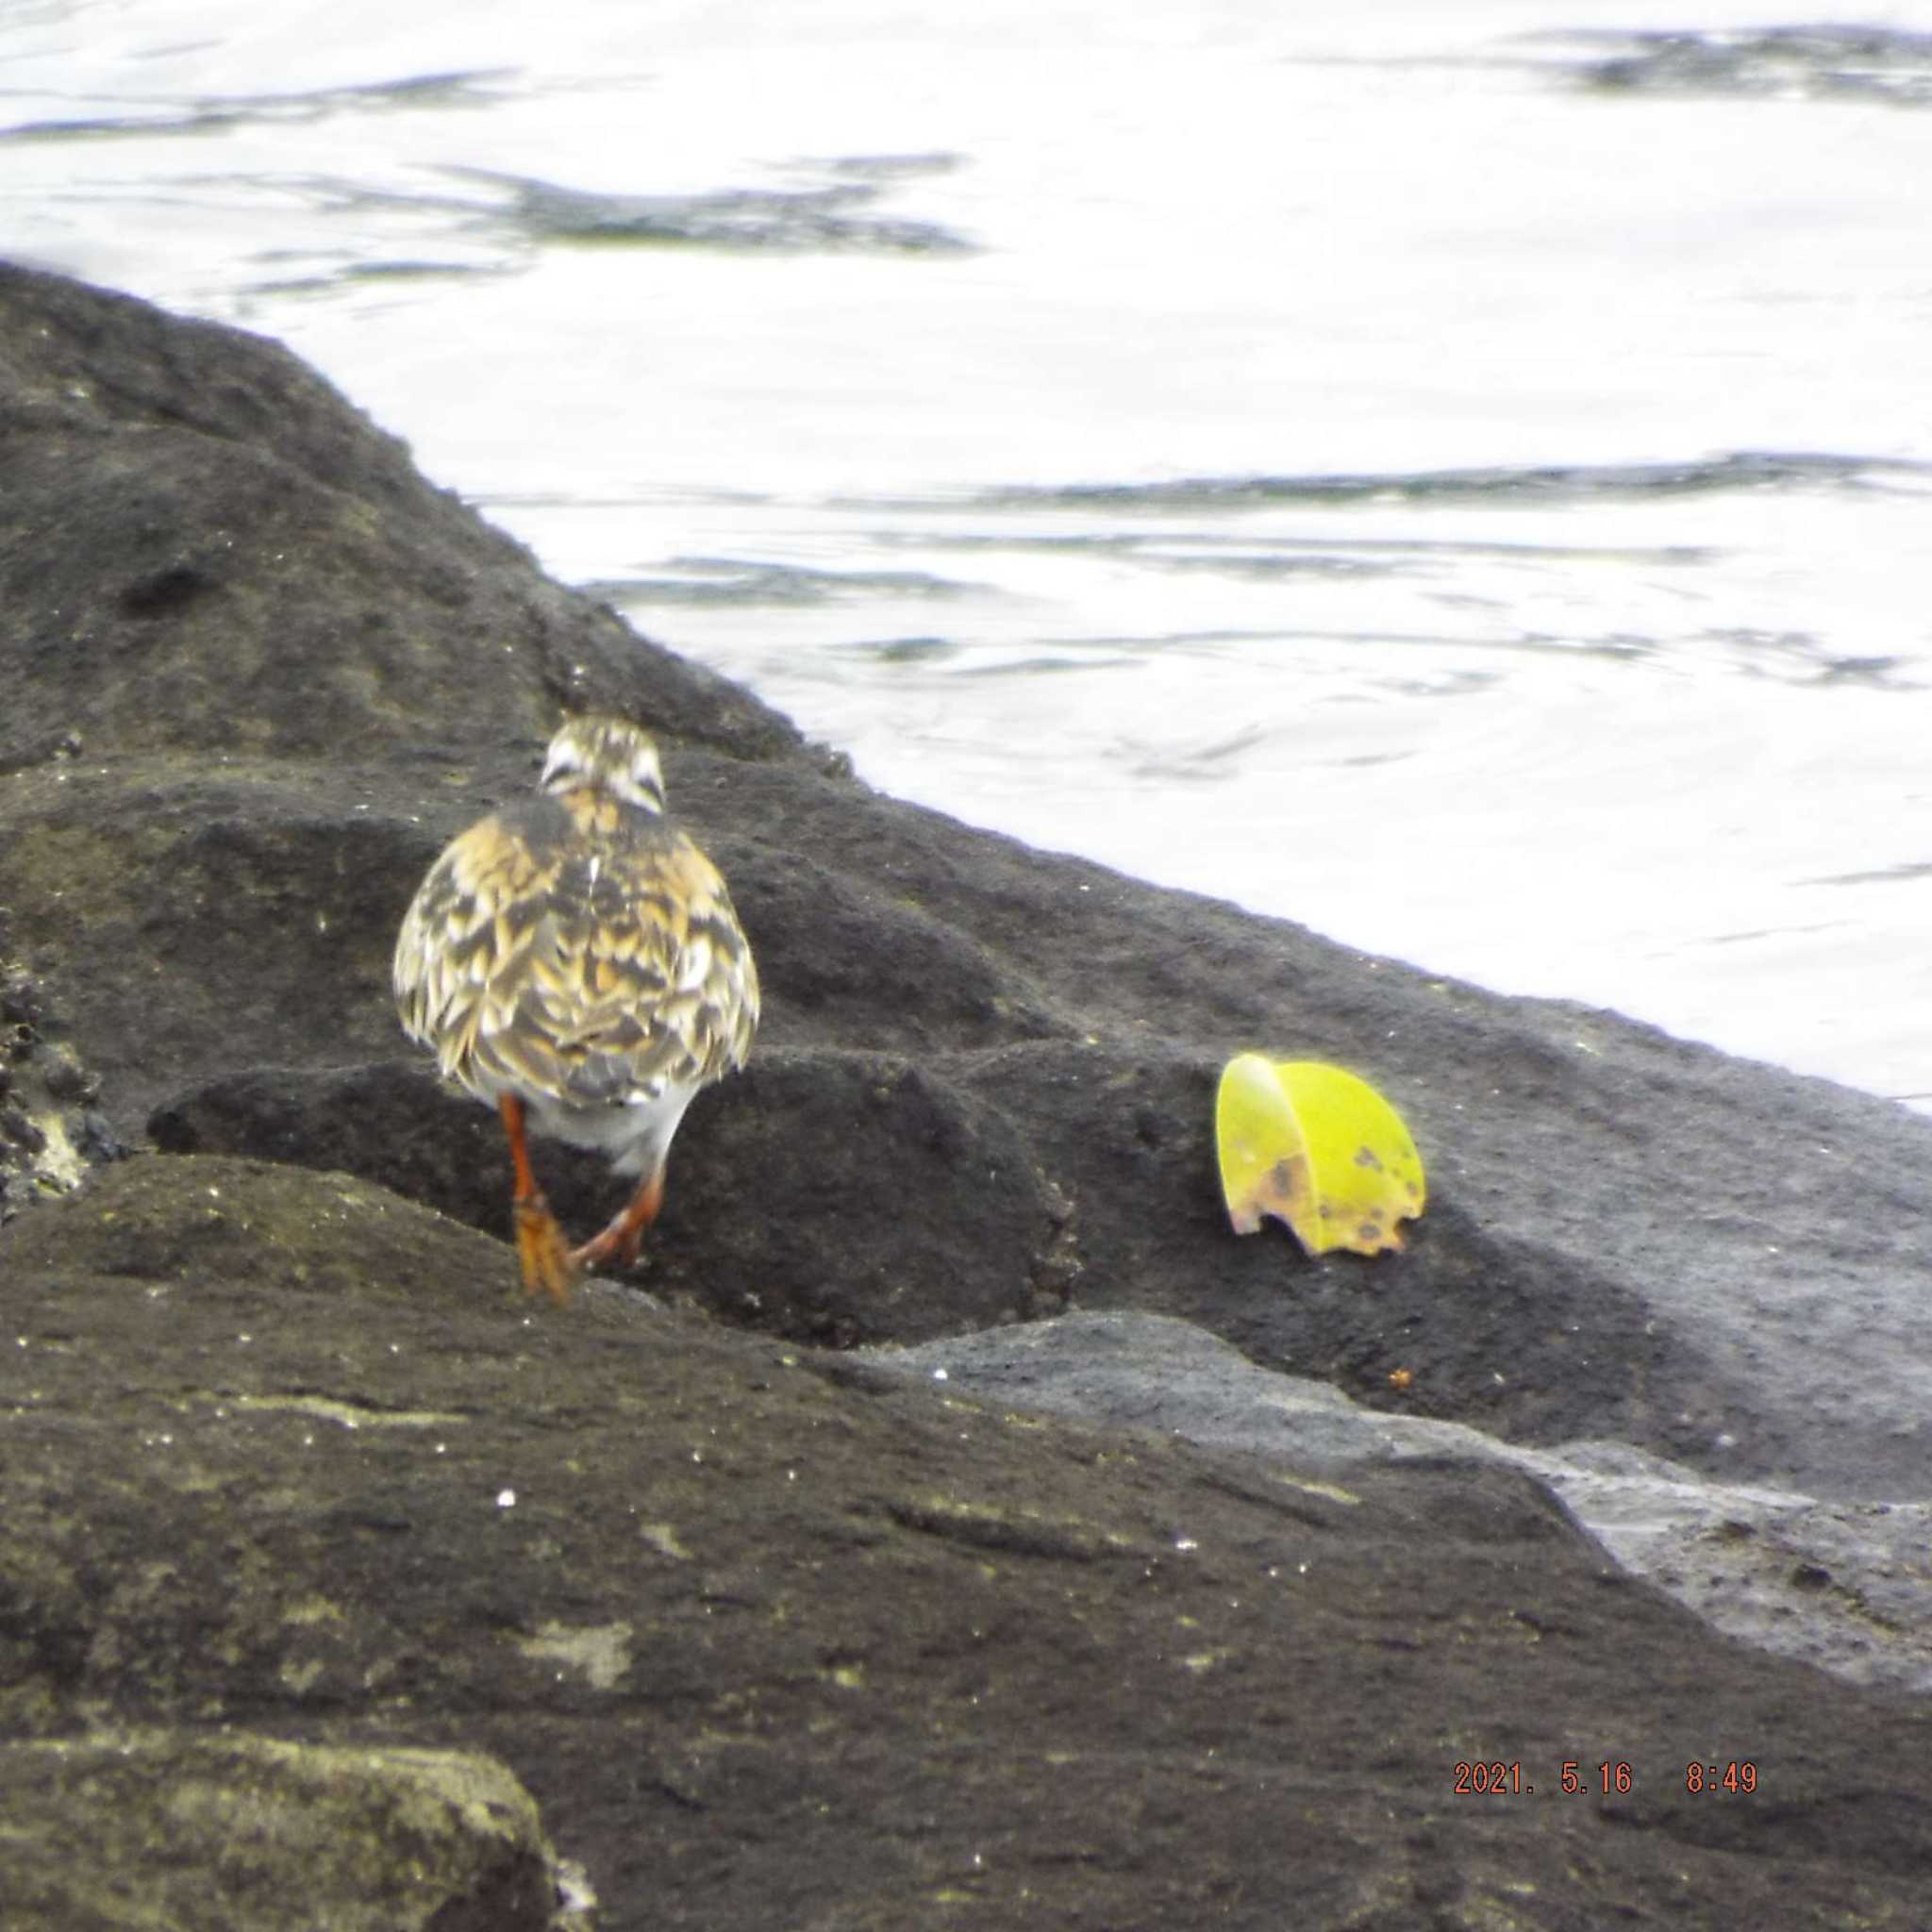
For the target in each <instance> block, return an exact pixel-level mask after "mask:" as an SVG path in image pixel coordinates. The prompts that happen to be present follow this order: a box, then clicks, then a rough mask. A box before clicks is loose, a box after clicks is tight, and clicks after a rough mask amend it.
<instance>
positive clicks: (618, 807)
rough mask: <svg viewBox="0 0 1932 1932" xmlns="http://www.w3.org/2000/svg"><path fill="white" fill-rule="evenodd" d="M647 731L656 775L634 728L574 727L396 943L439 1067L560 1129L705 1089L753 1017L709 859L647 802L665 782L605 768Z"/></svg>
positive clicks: (431, 878)
mask: <svg viewBox="0 0 1932 1932" xmlns="http://www.w3.org/2000/svg"><path fill="white" fill-rule="evenodd" d="M640 744H641V747H642V757H643V758H647V759H648V772H649V775H650V777H651V778H652V779H653V780H656V756H655V752H654V751H652V749H651V747H650V741H649V740H648V739H647V738H644V736H643V734H642V733H641V732H637V731H635V729H634V727H631V726H628V725H624V724H620V723H619V722H618V721H613V720H594V721H573V723H572V724H568V725H566V726H565V727H564V730H563V731H562V732H559V733H558V740H557V741H556V742H555V743H554V744H553V745H552V748H551V757H550V758H549V760H548V762H547V764H546V775H547V776H548V777H549V780H550V783H551V786H552V791H551V792H550V793H546V794H545V795H543V796H540V797H537V798H533V799H530V800H527V801H525V802H524V803H522V804H519V805H515V806H512V807H509V808H506V809H505V810H503V811H500V812H497V813H495V814H493V815H492V816H491V817H489V818H486V819H484V820H482V821H481V822H480V823H478V824H475V825H473V826H471V828H470V829H469V830H468V831H467V832H464V833H463V834H462V835H461V836H460V837H458V839H456V840H455V841H452V842H451V844H450V845H449V846H448V847H447V848H446V849H445V851H444V852H443V854H442V856H441V858H439V859H438V860H437V861H436V863H435V865H434V866H432V867H431V868H430V871H429V874H428V876H427V877H426V878H425V880H424V882H423V885H422V888H421V890H420V891H418V892H417V894H416V897H415V900H414V902H413V903H412V904H411V906H410V908H409V910H408V916H407V917H406V918H405V920H404V922H403V928H402V932H401V934H400V936H399V938H398V939H397V941H396V950H395V960H394V981H395V994H396V1006H397V1010H398V1012H399V1013H400V1015H401V1017H402V1022H403V1025H404V1028H405V1030H406V1031H407V1032H408V1034H409V1035H410V1037H411V1038H412V1039H415V1040H418V1041H422V1042H423V1043H424V1044H425V1045H426V1046H429V1047H431V1048H433V1049H434V1050H435V1053H436V1056H437V1059H438V1062H439V1064H440V1065H441V1070H442V1072H443V1074H444V1075H445V1077H447V1078H449V1079H452V1080H455V1081H458V1082H459V1083H460V1084H461V1085H462V1086H463V1087H465V1088H467V1089H468V1090H469V1091H471V1092H472V1093H475V1095H477V1097H478V1098H480V1099H484V1100H490V1101H493V1100H494V1099H495V1098H496V1096H497V1095H498V1094H499V1093H502V1092H505V1091H510V1092H515V1093H519V1094H522V1095H523V1096H524V1097H525V1099H526V1100H529V1101H531V1102H533V1103H535V1104H536V1105H537V1106H538V1108H539V1109H540V1117H547V1124H550V1125H551V1126H552V1128H553V1130H555V1131H563V1132H566V1133H568V1132H569V1126H568V1124H561V1125H559V1124H558V1117H559V1116H560V1115H561V1116H569V1115H572V1114H575V1113H579V1112H589V1113H593V1114H594V1113H595V1112H598V1111H602V1110H605V1109H609V1108H645V1107H646V1106H648V1105H649V1104H650V1103H654V1102H660V1101H662V1100H663V1099H664V1098H665V1097H666V1096H670V1097H671V1098H672V1099H673V1100H674V1101H675V1098H676V1096H677V1094H678V1093H679V1092H680V1091H682V1092H683V1093H684V1094H686V1095H688V1094H689V1093H691V1092H693V1091H696V1090H697V1089H698V1088H699V1087H702V1086H705V1085H707V1084H708V1083H709V1082H710V1081H712V1080H715V1079H717V1078H719V1077H720V1076H721V1075H723V1074H726V1073H728V1072H730V1071H731V1070H732V1069H734V1068H736V1067H739V1066H741V1065H742V1064H743V1063H744V1059H745V1057H746V1055H747V1053H748V1052H749V1051H750V1048H751V1039H752V1033H753V1030H754V1028H755V1027H756V1026H757V1024H758V973H757V969H756V968H755V966H754V965H753V962H752V957H751V950H750V948H749V946H747V945H746V943H745V940H744V935H743V933H742V932H741V930H740V927H739V924H738V918H737V914H736V912H735V911H734V910H733V908H732V905H731V899H730V895H729V893H728V892H727V891H725V888H724V880H723V878H721V877H720V876H719V874H718V871H717V869H716V867H714V866H713V865H712V864H711V862H710V861H709V860H708V858H706V857H705V856H704V854H703V853H702V852H700V851H699V850H698V848H697V846H696V845H695V844H693V843H692V842H691V839H690V838H689V837H688V836H687V835H686V834H685V833H684V832H682V831H680V830H679V829H678V828H677V827H676V826H675V824H670V823H669V822H667V821H666V820H665V819H664V818H663V817H662V816H661V815H660V813H659V812H658V810H657V809H656V808H655V807H656V805H657V804H658V801H660V800H661V797H662V791H661V780H656V790H655V791H654V790H653V788H652V786H651V785H650V784H644V785H642V786H641V788H640V784H639V783H638V782H637V781H636V779H635V777H634V776H630V775H627V776H626V777H625V778H623V779H621V780H620V779H611V780H610V781H609V782H607V774H606V772H605V769H604V766H605V765H606V764H607V763H608V762H609V761H611V760H616V759H619V758H624V757H628V758H630V760H631V762H630V764H629V765H628V766H626V767H625V768H624V769H625V773H626V774H635V773H636V772H637V771H638V770H639V769H641V766H640V764H639V761H638V760H639V753H638V747H639V745H640ZM675 1110H677V1111H681V1108H677V1109H675ZM671 1124H672V1125H673V1126H675V1111H674V1113H673V1115H672V1121H671ZM585 1126H586V1129H587V1132H586V1134H585V1136H584V1138H586V1139H587V1140H589V1141H592V1142H605V1141H610V1140H612V1139H613V1138H614V1137H613V1135H611V1134H610V1133H609V1132H608V1131H603V1132H599V1131H597V1130H596V1128H595V1125H594V1123H593V1122H587V1123H585ZM570 1138H573V1139H576V1138H579V1137H578V1136H577V1135H576V1134H574V1133H572V1134H570ZM665 1138H666V1139H667V1140H668V1134H667V1135H666V1137H665Z"/></svg>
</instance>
